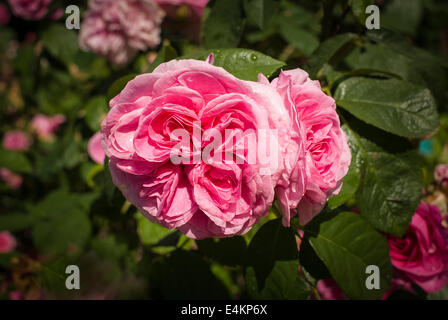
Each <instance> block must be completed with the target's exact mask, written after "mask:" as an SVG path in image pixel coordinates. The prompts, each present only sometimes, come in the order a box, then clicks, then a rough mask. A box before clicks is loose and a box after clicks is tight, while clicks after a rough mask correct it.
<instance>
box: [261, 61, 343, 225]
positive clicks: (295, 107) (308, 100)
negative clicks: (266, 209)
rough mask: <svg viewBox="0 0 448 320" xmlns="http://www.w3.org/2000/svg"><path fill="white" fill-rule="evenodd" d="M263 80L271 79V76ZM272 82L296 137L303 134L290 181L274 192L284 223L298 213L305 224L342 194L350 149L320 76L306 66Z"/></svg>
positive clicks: (294, 159)
mask: <svg viewBox="0 0 448 320" xmlns="http://www.w3.org/2000/svg"><path fill="white" fill-rule="evenodd" d="M260 81H263V82H267V79H263V78H261V79H260ZM271 85H272V86H273V87H274V88H276V89H277V90H278V92H279V93H280V95H281V96H282V98H283V100H284V105H285V108H286V109H287V110H288V112H289V113H290V115H291V117H292V118H294V119H295V120H296V122H295V126H294V127H293V128H291V130H293V131H294V134H295V136H296V137H297V136H302V137H303V143H302V145H300V139H297V141H299V142H298V143H297V145H298V147H297V148H298V149H299V152H297V151H296V149H297V148H296V149H294V153H297V154H298V155H297V157H295V158H294V157H292V156H291V157H290V159H289V164H288V167H290V170H291V178H290V181H289V185H288V183H287V181H283V182H282V183H281V184H280V185H279V186H278V187H277V193H276V194H277V197H278V199H279V202H280V204H281V207H282V211H283V215H284V217H283V222H284V224H285V226H289V220H290V218H291V217H293V216H294V215H295V214H296V213H297V212H299V213H300V214H299V219H300V223H301V224H302V225H305V224H306V223H308V222H309V221H310V220H311V219H312V218H313V217H314V216H315V215H316V214H317V213H319V212H320V211H321V210H322V208H323V207H324V206H325V203H326V202H327V200H328V198H330V197H332V196H334V195H336V194H338V193H339V190H340V189H341V186H342V179H343V178H344V176H345V175H346V174H347V171H348V167H349V165H350V161H351V153H350V149H349V147H348V144H347V138H346V136H345V134H344V132H343V131H342V130H341V126H340V122H339V117H338V115H337V113H336V104H335V101H334V100H333V98H331V97H329V96H327V95H326V94H324V93H323V92H322V90H321V87H320V84H319V82H318V81H313V80H311V79H310V78H309V77H308V74H307V73H306V72H305V71H303V70H301V69H295V70H289V71H285V72H281V73H280V76H279V77H278V78H277V79H274V80H273V81H272V83H271ZM301 148H303V149H304V155H302V153H301V152H300V149H301ZM303 168H306V171H305V173H304V175H305V177H302V176H301V175H300V174H299V173H298V172H300V171H301V170H304V169H303ZM298 180H302V181H305V182H306V188H305V190H304V197H303V198H302V197H301V194H300V191H301V190H300V191H299V189H298V188H297V186H296V184H297V181H298Z"/></svg>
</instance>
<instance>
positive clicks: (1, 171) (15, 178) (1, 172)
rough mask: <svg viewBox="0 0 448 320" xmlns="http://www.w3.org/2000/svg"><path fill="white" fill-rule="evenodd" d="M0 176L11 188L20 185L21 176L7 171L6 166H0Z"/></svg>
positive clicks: (16, 187) (17, 187)
mask: <svg viewBox="0 0 448 320" xmlns="http://www.w3.org/2000/svg"><path fill="white" fill-rule="evenodd" d="M0 178H1V179H2V180H3V181H5V183H6V184H7V185H8V186H9V187H10V188H11V189H14V190H16V189H19V188H20V187H21V186H22V182H23V178H22V176H19V175H18V174H15V173H14V172H11V171H9V170H8V169H6V168H0Z"/></svg>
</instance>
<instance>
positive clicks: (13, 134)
mask: <svg viewBox="0 0 448 320" xmlns="http://www.w3.org/2000/svg"><path fill="white" fill-rule="evenodd" d="M30 145H31V140H30V138H29V137H28V136H27V135H26V133H25V132H23V131H20V130H13V131H8V132H6V133H5V135H4V136H3V148H5V149H8V150H15V151H26V150H28V148H29V147H30Z"/></svg>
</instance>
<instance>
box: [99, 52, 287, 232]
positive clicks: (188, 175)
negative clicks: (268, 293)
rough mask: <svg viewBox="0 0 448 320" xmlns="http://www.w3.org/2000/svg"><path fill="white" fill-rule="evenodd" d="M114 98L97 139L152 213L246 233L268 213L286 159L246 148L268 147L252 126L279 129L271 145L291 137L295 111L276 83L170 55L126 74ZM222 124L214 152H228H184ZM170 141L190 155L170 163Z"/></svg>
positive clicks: (117, 178) (115, 173) (174, 224)
mask: <svg viewBox="0 0 448 320" xmlns="http://www.w3.org/2000/svg"><path fill="white" fill-rule="evenodd" d="M211 60H213V59H208V61H211ZM110 106H111V110H110V112H109V114H108V115H107V117H106V118H105V119H104V120H103V123H102V134H103V137H102V144H103V148H104V150H105V151H106V155H107V156H108V157H109V158H110V162H109V168H110V171H111V174H112V179H113V181H114V183H115V185H117V187H118V188H119V189H120V190H121V191H122V192H123V194H124V195H125V197H126V198H127V199H128V200H129V201H130V202H131V203H133V204H134V205H136V206H137V207H138V208H139V210H140V211H141V212H142V213H143V214H144V215H145V216H146V217H147V218H148V219H150V220H151V221H153V222H158V223H160V224H162V225H164V226H165V227H168V228H178V229H179V230H180V231H181V232H183V233H184V234H186V235H187V236H189V237H192V238H197V239H201V238H206V237H227V236H233V235H237V234H244V233H245V232H247V231H248V230H249V229H250V228H251V227H252V226H253V225H254V224H255V223H256V222H257V221H258V220H259V218H260V217H262V216H264V215H266V214H267V213H268V209H269V207H270V206H271V204H272V201H273V198H274V186H275V185H276V182H277V181H276V180H278V177H279V176H280V174H281V173H282V170H283V168H282V163H283V162H282V159H278V158H279V157H280V156H279V153H274V154H273V155H271V157H269V158H268V159H267V161H264V160H266V159H263V161H262V160H261V159H262V158H261V157H258V156H257V155H256V156H255V159H253V158H252V159H251V158H250V153H253V151H255V153H256V151H257V149H258V148H262V147H265V145H264V144H263V142H262V141H260V140H259V137H258V136H257V134H256V132H257V131H263V130H265V131H267V134H268V135H269V132H270V130H271V129H272V130H273V131H275V130H278V135H277V140H272V141H271V145H272V148H275V146H277V145H283V143H285V141H288V140H289V131H288V128H289V127H290V121H291V120H290V118H289V116H288V114H287V112H286V110H285V109H284V108H282V101H281V98H280V96H279V95H278V93H277V91H276V90H275V89H274V88H272V87H270V86H266V85H263V84H260V83H257V82H251V81H242V80H239V79H237V78H235V77H234V76H233V75H231V74H230V73H228V72H227V71H225V70H224V69H222V68H219V67H215V66H213V65H211V64H209V63H207V62H204V61H197V60H179V61H176V60H173V61H170V62H168V63H163V64H161V65H160V66H159V67H157V68H156V69H155V70H154V72H153V73H151V74H144V75H140V76H138V77H136V78H135V79H134V80H132V81H130V82H129V83H128V84H127V86H126V87H125V88H124V89H123V91H122V92H121V93H120V94H119V95H118V96H116V97H115V98H114V99H112V100H111V102H110ZM198 123H199V125H198ZM178 130H180V131H181V132H182V133H186V134H187V135H188V136H187V138H188V139H187V141H186V142H187V144H186V146H185V148H183V147H182V146H181V147H180V148H178V147H176V146H178V145H179V144H180V143H181V142H184V140H183V139H180V136H179V135H178ZM225 130H227V131H226V134H227V135H226V139H222V140H221V141H220V142H219V143H216V145H214V147H215V149H214V150H215V153H214V154H215V155H216V154H223V153H224V154H226V155H229V154H230V157H227V158H225V159H221V160H218V159H215V158H214V157H210V158H207V159H206V161H204V159H203V158H202V157H201V158H200V159H199V161H198V162H194V161H192V162H193V163H191V162H189V161H191V160H194V159H195V158H196V156H197V155H199V156H201V153H202V154H203V152H204V150H206V149H207V148H210V147H211V145H212V143H211V141H213V143H215V142H217V140H215V139H216V137H215V136H214V134H216V135H217V136H222V134H224V131H225ZM198 132H199V135H200V136H199V139H197V138H198V137H197V135H196V134H197V133H198ZM191 136H193V138H191ZM269 137H271V138H272V136H271V135H269ZM201 138H202V139H201ZM245 142H246V143H245ZM249 143H251V144H250V147H249V146H248V144H249ZM192 145H193V146H194V148H195V149H193V150H191V146H192ZM173 151H174V154H177V155H182V156H183V159H184V160H186V161H185V162H189V163H190V164H189V163H185V162H183V163H180V164H179V163H178V164H175V162H174V161H173V159H172V155H173V153H172V152H173ZM234 155H237V159H238V160H242V161H238V160H236V159H235V158H234ZM223 158H224V157H223ZM229 158H231V159H229ZM251 160H255V161H251Z"/></svg>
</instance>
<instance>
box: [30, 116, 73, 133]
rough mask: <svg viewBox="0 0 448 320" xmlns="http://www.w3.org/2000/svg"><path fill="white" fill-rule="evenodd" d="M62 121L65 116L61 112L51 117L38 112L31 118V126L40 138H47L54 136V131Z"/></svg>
mask: <svg viewBox="0 0 448 320" xmlns="http://www.w3.org/2000/svg"><path fill="white" fill-rule="evenodd" d="M64 122H65V116H63V115H61V114H57V115H54V116H52V117H48V116H46V115H43V114H38V115H36V116H34V118H33V119H32V120H31V128H32V129H33V130H34V131H36V133H37V135H38V136H39V137H40V138H42V139H49V138H52V137H53V136H54V134H55V132H56V131H57V130H58V129H59V127H60V126H61V124H63V123H64Z"/></svg>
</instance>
